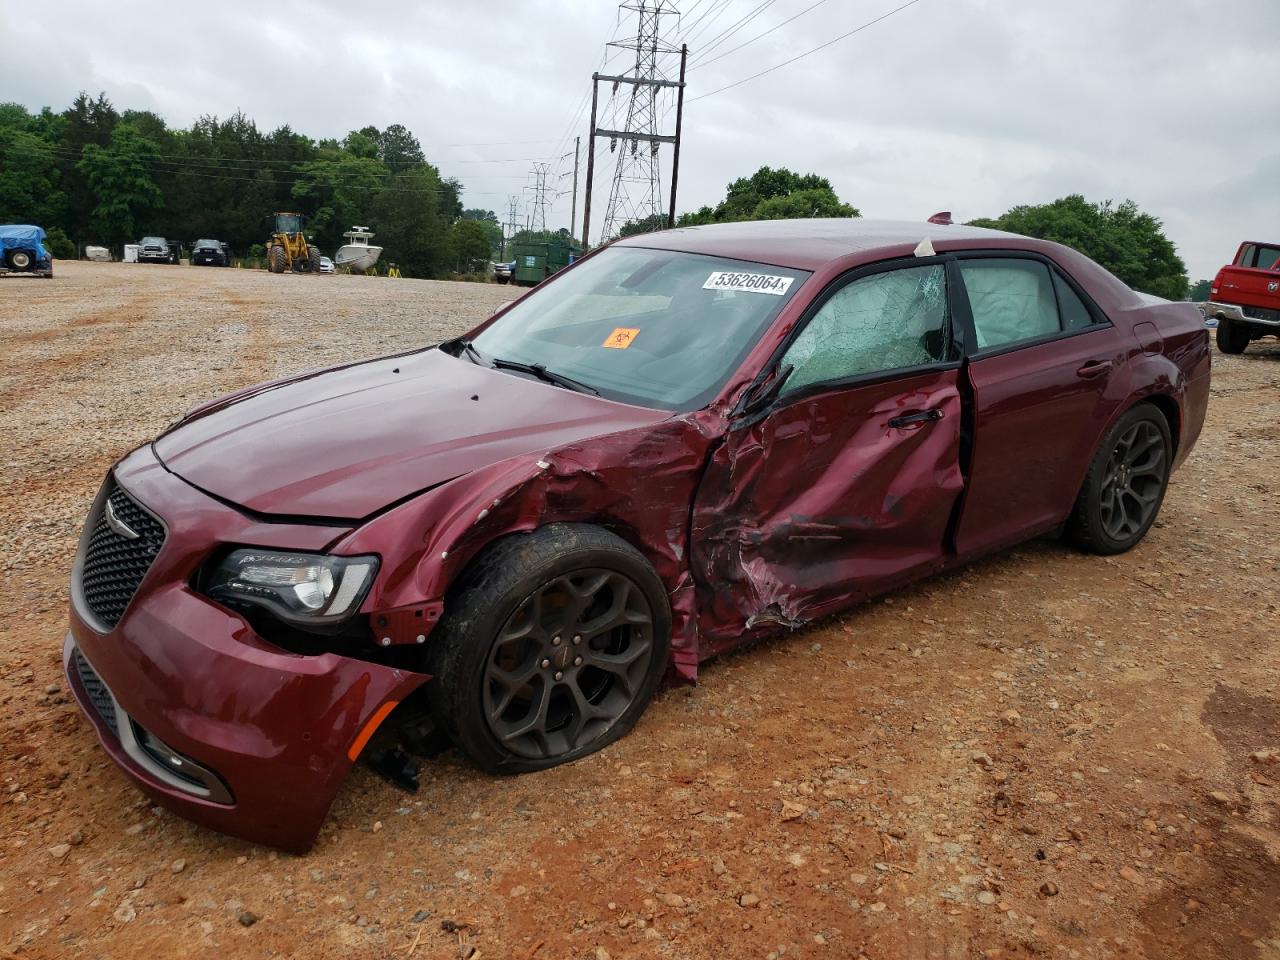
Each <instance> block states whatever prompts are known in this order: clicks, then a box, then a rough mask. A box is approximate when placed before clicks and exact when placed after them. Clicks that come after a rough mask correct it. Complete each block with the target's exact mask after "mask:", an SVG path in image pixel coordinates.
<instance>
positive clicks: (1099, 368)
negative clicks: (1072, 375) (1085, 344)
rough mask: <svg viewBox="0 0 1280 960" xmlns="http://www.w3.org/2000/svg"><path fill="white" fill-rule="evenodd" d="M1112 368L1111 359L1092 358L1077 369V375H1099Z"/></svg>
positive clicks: (1086, 376)
mask: <svg viewBox="0 0 1280 960" xmlns="http://www.w3.org/2000/svg"><path fill="white" fill-rule="evenodd" d="M1110 369H1111V361H1110V360H1090V361H1089V362H1088V363H1086V364H1085V365H1084V366H1083V367H1081V368H1080V369H1079V370H1077V371H1076V376H1077V377H1085V378H1088V377H1099V376H1101V375H1102V374H1104V373H1106V372H1107V371H1108V370H1110Z"/></svg>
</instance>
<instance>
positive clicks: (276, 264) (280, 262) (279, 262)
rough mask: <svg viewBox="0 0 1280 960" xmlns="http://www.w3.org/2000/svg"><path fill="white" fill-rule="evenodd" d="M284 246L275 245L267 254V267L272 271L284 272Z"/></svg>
mask: <svg viewBox="0 0 1280 960" xmlns="http://www.w3.org/2000/svg"><path fill="white" fill-rule="evenodd" d="M284 268H285V263H284V247H282V246H279V245H276V246H273V247H272V248H271V250H270V251H269V252H268V254H267V269H268V270H270V271H271V272H272V273H284Z"/></svg>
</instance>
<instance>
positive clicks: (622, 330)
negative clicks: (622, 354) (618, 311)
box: [600, 327, 640, 350]
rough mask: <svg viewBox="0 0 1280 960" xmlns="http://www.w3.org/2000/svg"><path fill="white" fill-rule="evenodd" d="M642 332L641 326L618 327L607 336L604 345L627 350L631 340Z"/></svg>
mask: <svg viewBox="0 0 1280 960" xmlns="http://www.w3.org/2000/svg"><path fill="white" fill-rule="evenodd" d="M639 333H640V328H639V327H618V328H617V329H616V330H614V331H613V333H611V334H609V336H607V337H605V341H604V343H602V344H600V346H602V347H612V348H613V349H614V350H625V349H627V347H629V346H631V341H632V340H634V339H635V338H636V336H637V335H638V334H639Z"/></svg>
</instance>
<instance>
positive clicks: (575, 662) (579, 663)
mask: <svg viewBox="0 0 1280 960" xmlns="http://www.w3.org/2000/svg"><path fill="white" fill-rule="evenodd" d="M573 665H574V666H575V667H580V666H582V658H581V657H574V658H573Z"/></svg>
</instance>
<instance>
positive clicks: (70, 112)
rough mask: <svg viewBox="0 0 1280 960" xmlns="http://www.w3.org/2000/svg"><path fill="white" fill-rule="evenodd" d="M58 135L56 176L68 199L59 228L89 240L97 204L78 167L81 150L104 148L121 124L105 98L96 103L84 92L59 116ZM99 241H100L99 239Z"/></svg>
mask: <svg viewBox="0 0 1280 960" xmlns="http://www.w3.org/2000/svg"><path fill="white" fill-rule="evenodd" d="M59 119H60V120H61V133H60V137H59V139H58V140H57V141H56V142H57V146H58V148H59V149H58V160H57V167H58V172H59V173H60V174H61V175H62V187H63V190H64V191H65V192H66V195H67V206H68V211H67V218H66V219H65V220H64V221H63V223H62V226H63V227H64V228H66V231H67V233H69V234H70V235H71V236H73V237H76V238H77V239H89V228H90V222H91V221H92V219H93V211H94V209H95V207H96V206H97V204H98V198H97V195H96V194H95V193H94V191H93V187H92V186H91V185H90V183H89V177H88V175H87V173H86V172H85V170H84V169H83V168H82V167H81V166H80V160H81V157H82V156H83V154H84V148H85V146H86V145H88V144H91V143H92V144H96V145H97V146H99V147H106V146H107V145H108V144H109V143H110V142H111V132H112V131H113V130H114V129H115V126H116V124H117V123H118V122H119V120H120V115H119V114H118V113H116V109H115V107H113V106H112V105H111V101H110V100H108V99H107V98H106V95H105V94H99V95H98V98H97V99H96V100H94V99H91V98H90V97H89V95H88V94H87V93H84V92H83V91H81V92H80V94H79V95H78V96H77V97H76V98H75V100H74V101H72V104H71V106H70V107H68V108H67V109H66V110H64V111H63V112H62V113H61V115H60V116H59ZM98 239H102V238H98Z"/></svg>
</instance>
